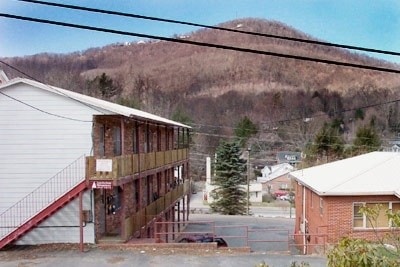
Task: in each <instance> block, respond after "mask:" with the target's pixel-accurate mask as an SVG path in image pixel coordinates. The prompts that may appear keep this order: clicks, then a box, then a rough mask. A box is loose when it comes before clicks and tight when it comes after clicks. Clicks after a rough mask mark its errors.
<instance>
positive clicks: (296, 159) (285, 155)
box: [276, 151, 301, 167]
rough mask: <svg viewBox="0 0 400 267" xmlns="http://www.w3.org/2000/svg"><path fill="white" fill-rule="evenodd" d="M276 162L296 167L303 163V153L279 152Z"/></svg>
mask: <svg viewBox="0 0 400 267" xmlns="http://www.w3.org/2000/svg"><path fill="white" fill-rule="evenodd" d="M276 161H277V163H278V164H280V163H289V164H290V165H293V166H295V167H296V166H297V165H298V164H299V163H300V162H301V152H291V151H279V152H278V153H277V154H276Z"/></svg>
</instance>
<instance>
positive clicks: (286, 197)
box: [279, 194, 290, 201]
mask: <svg viewBox="0 0 400 267" xmlns="http://www.w3.org/2000/svg"><path fill="white" fill-rule="evenodd" d="M279 199H280V200H287V201H289V200H290V196H289V194H287V195H282V196H280V197H279Z"/></svg>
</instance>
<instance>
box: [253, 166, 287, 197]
mask: <svg viewBox="0 0 400 267" xmlns="http://www.w3.org/2000/svg"><path fill="white" fill-rule="evenodd" d="M294 170H295V168H294V167H293V165H291V164H289V163H280V164H276V165H273V166H265V167H264V168H263V169H262V170H261V175H262V176H261V177H257V182H259V183H261V184H262V190H263V192H265V193H269V194H272V195H273V194H275V193H280V192H285V190H290V189H292V180H291V178H290V177H289V173H290V172H291V171H294ZM285 193H287V192H285Z"/></svg>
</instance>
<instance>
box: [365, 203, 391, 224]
mask: <svg viewBox="0 0 400 267" xmlns="http://www.w3.org/2000/svg"><path fill="white" fill-rule="evenodd" d="M366 206H367V208H371V209H377V216H376V218H367V228H383V227H389V219H388V217H387V215H386V211H387V210H388V209H389V203H367V204H366Z"/></svg>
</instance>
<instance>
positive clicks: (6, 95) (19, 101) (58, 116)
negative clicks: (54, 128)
mask: <svg viewBox="0 0 400 267" xmlns="http://www.w3.org/2000/svg"><path fill="white" fill-rule="evenodd" d="M0 94H2V95H4V96H5V97H8V98H10V99H12V100H14V101H16V102H18V103H21V104H23V105H25V106H28V107H30V108H32V109H35V110H37V111H39V112H42V113H45V114H47V115H50V116H54V117H57V118H61V119H67V120H70V121H79V122H92V121H85V120H80V119H74V118H70V117H65V116H62V115H58V114H54V113H51V112H48V111H45V110H43V109H40V108H37V107H35V106H32V105H30V104H28V103H25V102H23V101H21V100H19V99H16V98H14V97H12V96H10V95H8V94H5V93H3V92H0Z"/></svg>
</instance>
